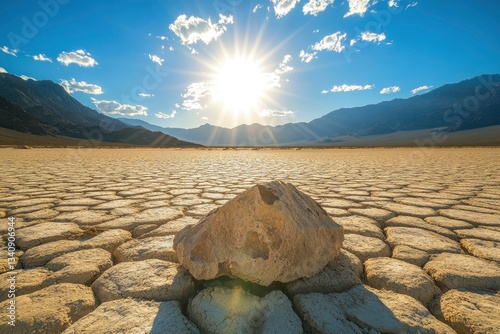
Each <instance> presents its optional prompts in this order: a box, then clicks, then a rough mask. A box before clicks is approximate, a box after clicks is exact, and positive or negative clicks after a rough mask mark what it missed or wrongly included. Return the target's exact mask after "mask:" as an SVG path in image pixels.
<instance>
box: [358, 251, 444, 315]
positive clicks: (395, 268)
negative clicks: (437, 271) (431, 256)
mask: <svg viewBox="0 0 500 334" xmlns="http://www.w3.org/2000/svg"><path fill="white" fill-rule="evenodd" d="M364 267H365V273H366V275H365V277H366V284H368V285H370V286H371V287H374V288H376V289H384V290H391V291H394V292H397V293H400V294H404V295H408V296H411V297H413V298H415V299H416V300H418V301H420V302H421V303H422V304H423V305H427V304H428V303H429V302H430V301H431V300H432V299H433V298H434V297H435V296H437V295H439V294H441V290H439V288H438V287H437V286H436V285H435V284H434V282H433V281H432V279H431V278H430V277H429V276H428V275H427V273H426V272H425V271H423V270H422V268H420V267H417V266H415V265H413V264H409V263H406V262H404V261H400V260H396V259H392V258H390V257H379V258H374V259H368V260H366V261H365V263H364Z"/></svg>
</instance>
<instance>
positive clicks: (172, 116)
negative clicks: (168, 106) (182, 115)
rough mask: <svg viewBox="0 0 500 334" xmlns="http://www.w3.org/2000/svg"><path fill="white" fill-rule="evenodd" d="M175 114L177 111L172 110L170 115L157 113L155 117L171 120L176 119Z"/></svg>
mask: <svg viewBox="0 0 500 334" xmlns="http://www.w3.org/2000/svg"><path fill="white" fill-rule="evenodd" d="M175 114H177V111H175V110H172V112H171V113H170V114H166V113H163V112H157V113H156V114H155V117H156V118H162V119H169V118H174V117H175Z"/></svg>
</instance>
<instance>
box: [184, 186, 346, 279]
mask: <svg viewBox="0 0 500 334" xmlns="http://www.w3.org/2000/svg"><path fill="white" fill-rule="evenodd" d="M342 241H343V230H342V227H341V226H339V225H337V224H336V223H335V222H333V221H332V219H331V218H330V217H329V216H328V214H327V213H326V212H325V210H323V209H322V208H321V207H320V206H319V204H318V203H316V202H315V201H314V200H313V199H311V198H310V197H309V196H307V195H305V194H304V193H302V192H300V191H298V190H297V189H296V188H295V187H294V186H293V185H291V184H285V183H282V182H270V183H266V184H259V185H257V186H254V187H252V188H250V189H249V190H247V191H246V192H244V193H243V194H240V195H239V196H237V197H235V198H233V199H232V200H230V201H229V202H228V203H226V204H225V205H224V206H222V207H220V208H219V209H217V210H214V211H212V212H211V213H210V214H208V215H207V216H205V217H204V218H203V219H202V220H201V221H200V222H199V223H198V224H196V225H194V226H192V227H187V228H185V229H184V230H182V231H181V232H179V233H178V234H177V236H176V237H175V240H174V249H175V250H176V251H177V254H178V256H179V262H180V263H181V264H182V265H183V266H185V267H186V268H188V269H189V271H190V273H191V274H192V275H193V276H194V277H195V278H196V279H204V280H206V279H213V278H216V277H219V276H225V275H227V276H235V277H239V278H242V279H244V280H247V281H251V282H255V283H258V284H261V285H269V284H271V283H272V282H273V281H279V282H284V283H286V282H290V281H293V280H296V279H298V278H301V277H310V276H313V275H315V274H317V273H318V272H319V271H320V270H321V269H323V268H324V267H325V266H326V265H327V264H328V263H329V262H330V261H332V260H333V259H335V258H336V257H337V256H338V255H339V253H340V247H341V245H342Z"/></svg>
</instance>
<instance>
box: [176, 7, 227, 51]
mask: <svg viewBox="0 0 500 334" xmlns="http://www.w3.org/2000/svg"><path fill="white" fill-rule="evenodd" d="M233 23H234V20H233V16H232V15H229V16H224V15H222V14H219V22H217V23H212V21H211V19H210V18H208V19H207V20H204V19H202V18H200V17H195V16H190V17H189V18H188V17H187V15H185V14H182V15H180V16H179V17H177V19H175V21H174V23H172V24H170V25H169V26H168V28H169V29H170V30H172V31H173V33H174V34H176V35H177V37H179V38H180V39H181V43H182V44H184V45H191V44H195V43H197V42H198V41H202V42H203V43H205V44H209V43H210V42H212V41H216V40H217V39H218V38H219V37H220V36H221V35H222V34H223V33H224V32H225V31H226V30H227V27H226V26H227V25H228V24H233Z"/></svg>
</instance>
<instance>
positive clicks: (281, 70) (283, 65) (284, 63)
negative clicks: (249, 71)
mask: <svg viewBox="0 0 500 334" xmlns="http://www.w3.org/2000/svg"><path fill="white" fill-rule="evenodd" d="M291 60H292V56H290V55H286V56H285V57H283V60H282V61H281V63H280V64H279V65H278V68H277V69H276V71H274V72H275V73H277V74H283V73H287V72H291V71H293V67H291V66H288V65H287V63H288V62H290V61H291Z"/></svg>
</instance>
